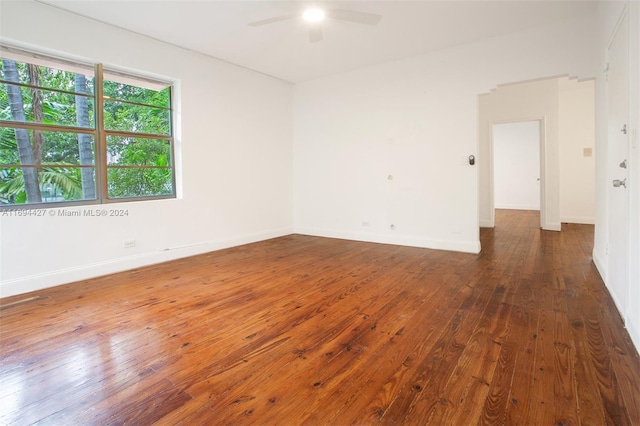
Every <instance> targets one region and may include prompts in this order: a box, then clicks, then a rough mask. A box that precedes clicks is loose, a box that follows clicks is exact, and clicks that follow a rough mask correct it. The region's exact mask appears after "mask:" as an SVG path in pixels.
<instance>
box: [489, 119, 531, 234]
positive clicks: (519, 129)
mask: <svg viewBox="0 0 640 426" xmlns="http://www.w3.org/2000/svg"><path fill="white" fill-rule="evenodd" d="M541 125H542V123H541V121H538V120H535V121H524V122H514V123H501V124H494V125H493V126H492V131H491V136H492V137H491V139H492V140H491V142H492V153H493V199H494V208H495V210H496V211H495V213H494V217H495V226H500V225H501V223H503V222H501V220H500V219H501V218H503V217H504V216H505V215H504V214H500V213H499V211H502V210H508V211H511V210H522V211H527V212H532V213H535V214H529V215H527V216H535V217H537V218H538V222H537V226H538V227H540V205H541V196H540V195H541V191H540V176H541V172H542V171H541V165H540V150H541V142H542V141H541V129H540V127H541ZM510 216H512V215H509V219H510ZM508 223H513V222H512V221H511V220H508Z"/></svg>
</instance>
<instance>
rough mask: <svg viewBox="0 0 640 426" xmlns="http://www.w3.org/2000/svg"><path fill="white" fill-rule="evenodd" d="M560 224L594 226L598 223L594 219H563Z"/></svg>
mask: <svg viewBox="0 0 640 426" xmlns="http://www.w3.org/2000/svg"><path fill="white" fill-rule="evenodd" d="M560 222H563V223H579V224H582V225H594V224H595V223H596V220H595V218H593V217H561V218H560Z"/></svg>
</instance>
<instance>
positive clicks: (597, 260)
mask: <svg viewBox="0 0 640 426" xmlns="http://www.w3.org/2000/svg"><path fill="white" fill-rule="evenodd" d="M591 258H592V259H593V263H594V264H595V265H596V269H597V270H598V272H599V273H600V277H601V278H602V281H603V282H604V284H605V287H606V286H607V267H606V263H605V262H604V261H603V260H602V258H601V257H600V253H599V252H598V251H597V250H596V249H595V248H594V249H593V252H592V254H591Z"/></svg>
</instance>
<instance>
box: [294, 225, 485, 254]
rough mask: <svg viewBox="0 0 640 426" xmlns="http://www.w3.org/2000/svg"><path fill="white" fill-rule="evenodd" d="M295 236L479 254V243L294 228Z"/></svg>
mask: <svg viewBox="0 0 640 426" xmlns="http://www.w3.org/2000/svg"><path fill="white" fill-rule="evenodd" d="M294 232H295V233H296V234H303V235H312V236H316V237H325V238H338V239H342V240H352V241H364V242H369V243H379V244H395V245H402V246H408V247H419V248H428V249H435V250H448V251H456V252H462V253H473V254H478V253H480V241H479V240H478V241H450V240H434V239H430V238H420V237H412V236H390V235H384V234H373V233H357V232H344V231H337V230H329V229H318V228H305V227H300V228H295V229H294Z"/></svg>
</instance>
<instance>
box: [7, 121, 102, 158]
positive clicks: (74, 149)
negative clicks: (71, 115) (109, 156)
mask: <svg viewBox="0 0 640 426" xmlns="http://www.w3.org/2000/svg"><path fill="white" fill-rule="evenodd" d="M19 146H22V147H23V149H19ZM24 147H27V148H26V149H25V148H24ZM29 147H30V149H29ZM25 151H26V154H25ZM1 164H26V165H37V164H45V165H46V164H51V165H57V166H60V165H63V164H75V165H78V164H82V165H94V164H95V142H94V137H93V135H92V134H88V133H71V132H49V131H40V130H28V129H12V128H8V127H0V165H1Z"/></svg>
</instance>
